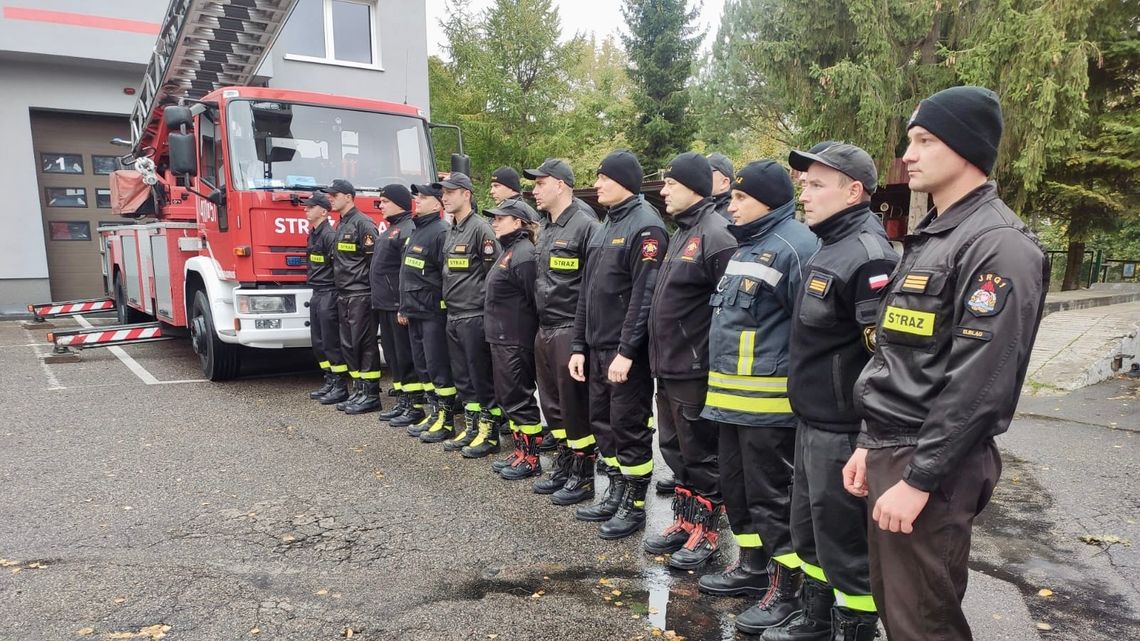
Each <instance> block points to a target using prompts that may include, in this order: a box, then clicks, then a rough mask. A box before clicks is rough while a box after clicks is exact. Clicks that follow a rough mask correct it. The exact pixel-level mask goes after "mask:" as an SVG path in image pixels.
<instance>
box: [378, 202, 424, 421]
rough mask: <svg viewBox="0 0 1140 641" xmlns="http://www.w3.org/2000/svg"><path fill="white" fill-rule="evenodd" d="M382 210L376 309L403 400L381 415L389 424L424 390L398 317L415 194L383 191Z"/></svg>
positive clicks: (394, 386)
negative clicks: (402, 272)
mask: <svg viewBox="0 0 1140 641" xmlns="http://www.w3.org/2000/svg"><path fill="white" fill-rule="evenodd" d="M380 210H381V211H382V212H383V213H384V220H386V221H387V222H388V228H387V229H385V230H384V231H383V232H382V233H381V234H380V240H378V241H377V243H376V250H375V251H374V252H373V254H372V272H371V277H372V309H373V310H374V311H375V312H376V315H377V316H378V317H379V318H378V321H379V324H380V345H381V346H382V347H383V348H384V356H385V358H387V360H388V368H389V369H390V370H391V371H392V389H393V390H394V391H395V393H396V396H398V397H399V400H398V401H397V402H396V404H395V405H393V406H392V407H391V408H389V409H387V410H384V411H382V412H380V420H381V421H388V420H391V419H393V418H396V417H397V416H400V415H402V414H404V413H405V412H407V410H408V408H409V407H411V405H412V399H411V396H410V395H411V394H415V393H416V392H422V391H423V383H422V382H421V381H420V380H419V378H418V377H417V376H416V366H415V363H414V362H413V361H412V342H411V340H410V339H409V338H408V328H407V326H406V325H401V324H400V323H399V320H398V319H397V316H398V315H399V310H400V270H401V268H402V265H403V264H404V245H405V244H406V243H407V241H408V238H409V237H410V236H411V235H412V230H413V229H415V222H413V221H412V193H411V192H410V191H408V188H407V187H405V186H403V185H401V184H398V183H393V184H391V185H388V186H386V187H384V188H383V189H381V190H380Z"/></svg>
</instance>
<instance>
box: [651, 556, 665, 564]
mask: <svg viewBox="0 0 1140 641" xmlns="http://www.w3.org/2000/svg"><path fill="white" fill-rule="evenodd" d="M653 560H654V561H657V562H658V563H660V562H662V561H664V560H665V557H663V556H655V557H653Z"/></svg>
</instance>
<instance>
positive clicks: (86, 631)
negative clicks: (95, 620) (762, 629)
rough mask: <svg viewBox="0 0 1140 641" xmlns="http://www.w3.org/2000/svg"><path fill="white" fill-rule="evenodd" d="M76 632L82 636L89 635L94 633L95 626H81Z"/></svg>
mask: <svg viewBox="0 0 1140 641" xmlns="http://www.w3.org/2000/svg"><path fill="white" fill-rule="evenodd" d="M75 633H76V634H78V635H80V636H87V635H89V634H94V633H95V628H79V629H78V630H76V631H75Z"/></svg>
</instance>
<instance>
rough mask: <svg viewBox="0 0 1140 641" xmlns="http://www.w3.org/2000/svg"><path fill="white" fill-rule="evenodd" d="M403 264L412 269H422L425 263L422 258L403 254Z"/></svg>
mask: <svg viewBox="0 0 1140 641" xmlns="http://www.w3.org/2000/svg"><path fill="white" fill-rule="evenodd" d="M404 264H405V265H407V266H408V267H411V268H412V269H423V268H424V265H426V263H425V262H424V259H422V258H416V257H415V256H404Z"/></svg>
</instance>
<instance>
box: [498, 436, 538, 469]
mask: <svg viewBox="0 0 1140 641" xmlns="http://www.w3.org/2000/svg"><path fill="white" fill-rule="evenodd" d="M520 436H521V438H522V442H523V456H522V458H521V459H517V460H516V461H515V463H514V465H512V466H510V467H504V468H503V469H502V470H501V471H500V472H499V476H501V477H502V478H503V480H506V481H521V480H522V479H527V478H530V477H532V476H539V475H540V474H542V462H541V461H539V460H538V446H539V445H542V436H540V435H538V434H522V435H520Z"/></svg>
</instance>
